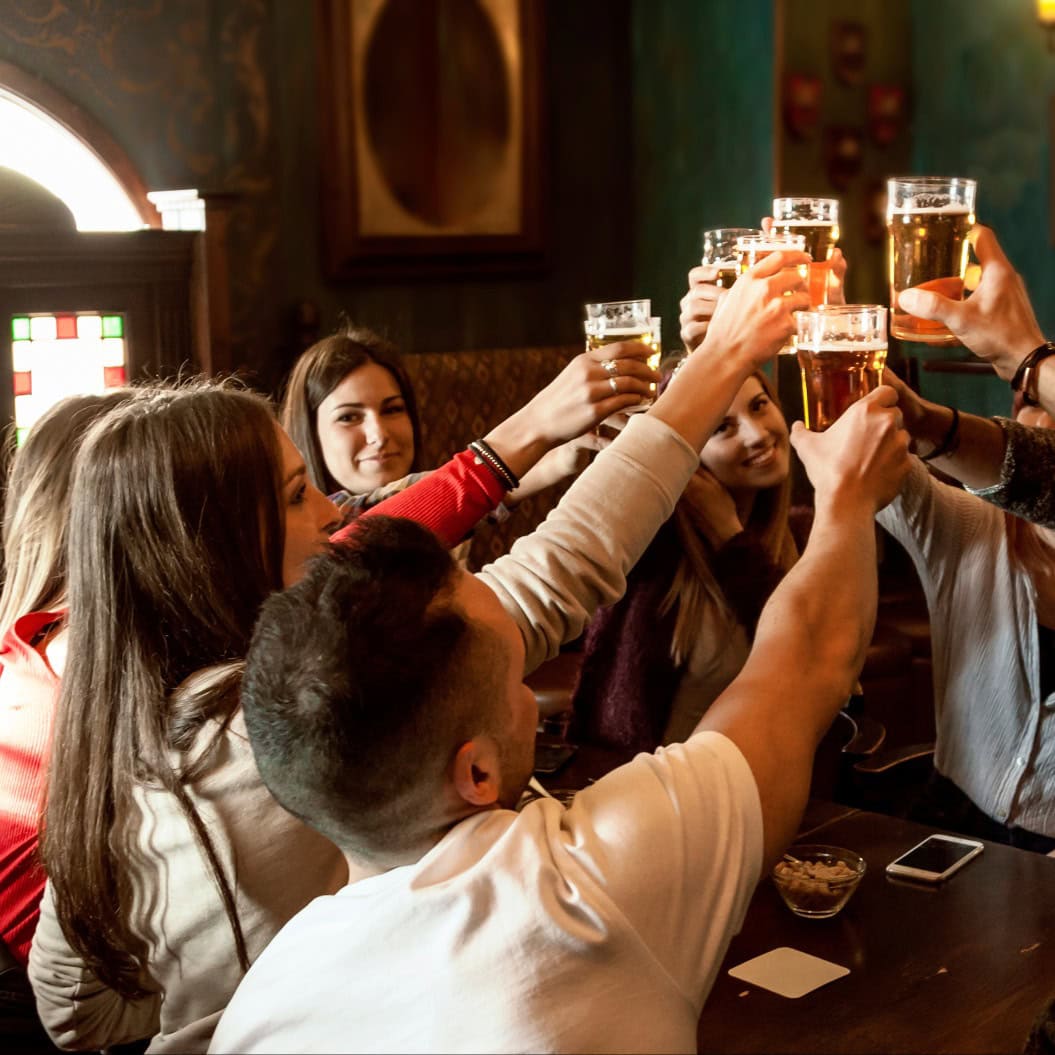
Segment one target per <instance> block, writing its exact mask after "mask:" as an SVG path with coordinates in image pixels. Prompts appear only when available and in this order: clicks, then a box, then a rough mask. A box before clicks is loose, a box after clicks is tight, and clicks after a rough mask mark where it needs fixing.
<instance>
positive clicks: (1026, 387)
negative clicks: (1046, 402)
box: [1011, 341, 1055, 407]
mask: <svg viewBox="0 0 1055 1055" xmlns="http://www.w3.org/2000/svg"><path fill="white" fill-rule="evenodd" d="M1049 355H1055V341H1045V342H1044V343H1043V344H1042V345H1040V347H1038V348H1034V349H1033V351H1031V352H1030V353H1029V355H1027V356H1026V358H1025V359H1023V360H1022V362H1020V363H1019V364H1018V369H1017V370H1016V371H1015V376H1014V377H1013V378H1011V388H1012V389H1013V390H1014V391H1015V392H1021V393H1022V402H1023V403H1024V404H1025V405H1026V406H1027V407H1035V406H1036V405H1037V404H1038V403H1039V402H1040V400H1039V399H1038V398H1037V386H1038V384H1039V383H1040V370H1039V369H1038V368H1039V366H1040V364H1041V363H1042V362H1044V360H1045V359H1047V358H1048V356H1049Z"/></svg>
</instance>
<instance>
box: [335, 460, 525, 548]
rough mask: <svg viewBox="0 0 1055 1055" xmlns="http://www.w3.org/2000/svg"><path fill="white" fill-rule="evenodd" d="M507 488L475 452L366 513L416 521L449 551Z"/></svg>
mask: <svg viewBox="0 0 1055 1055" xmlns="http://www.w3.org/2000/svg"><path fill="white" fill-rule="evenodd" d="M505 493H506V492H505V488H504V487H503V486H502V484H501V483H500V482H499V481H498V478H497V477H496V476H495V474H494V473H493V472H491V470H490V469H489V468H488V467H487V466H486V465H483V464H481V463H480V462H478V461H477V460H476V456H475V455H474V454H473V452H472V451H462V452H461V454H456V455H455V456H454V457H453V458H451V460H450V461H449V462H447V464H446V465H441V466H440V468H438V469H437V470H436V471H435V472H433V473H430V474H429V475H428V476H427V477H426V478H425V479H424V480H419V481H418V482H417V483H416V484H413V485H411V486H410V487H408V488H407V489H406V490H405V491H400V492H399V494H396V495H393V496H392V497H391V498H386V499H385V501H383V502H379V503H378V504H377V505H376V506H373V507H372V508H371V509H368V510H366V512H364V513H363V514H362V516H364V517H369V516H387V517H403V518H404V519H406V520H416V521H417V522H418V523H419V524H423V525H424V526H425V527H427V528H429V529H430V530H431V531H433V532H435V533H436V535H437V536H438V537H439V539H440V541H441V542H442V543H443V544H444V546H446V547H447V548H448V549H452V548H453V547H454V546H456V545H458V543H459V542H461V541H462V540H463V539H464V538H465V536H466V535H468V534H469V532H470V531H472V529H473V528H474V527H476V525H477V524H478V523H479V522H480V521H481V520H482V519H483V518H484V517H485V516H487V514H488V513H491V512H493V511H494V510H495V509H496V508H497V506H498V503H499V502H501V501H502V499H503V498H504V497H505ZM355 523H356V522H355V520H353V521H352V522H351V523H350V524H347V525H345V526H344V527H343V528H341V530H340V531H338V532H337V533H336V534H335V535H332V536H331V537H330V541H331V542H341V541H343V540H344V539H346V538H348V537H349V535H350V534H351V533H352V532H353V531H355Z"/></svg>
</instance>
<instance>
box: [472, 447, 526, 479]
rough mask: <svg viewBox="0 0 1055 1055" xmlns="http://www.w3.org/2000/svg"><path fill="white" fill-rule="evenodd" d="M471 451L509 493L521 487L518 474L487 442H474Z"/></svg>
mask: <svg viewBox="0 0 1055 1055" xmlns="http://www.w3.org/2000/svg"><path fill="white" fill-rule="evenodd" d="M469 450H471V451H472V452H473V454H475V455H476V457H477V459H478V460H479V461H481V462H482V463H483V464H484V465H486V466H487V468H488V469H490V470H491V472H493V473H494V474H495V476H496V477H497V478H498V482H499V483H500V484H502V485H503V486H504V487H505V489H506V490H507V491H515V490H516V489H517V488H518V487H519V486H520V481H519V480H518V479H517V475H516V473H514V472H513V470H512V469H510V468H509V466H508V465H506V463H505V462H504V461H502V459H501V458H499V457H498V455H497V454H496V453H495V450H494V448H493V447H492V446H491V445H490V444H489V443H487V442H486V441H485V440H473V441H472V443H470V444H469Z"/></svg>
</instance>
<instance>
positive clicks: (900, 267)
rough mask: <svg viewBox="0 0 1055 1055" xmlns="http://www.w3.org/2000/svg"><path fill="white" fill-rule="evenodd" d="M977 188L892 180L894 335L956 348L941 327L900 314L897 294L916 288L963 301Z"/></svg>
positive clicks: (944, 180)
mask: <svg viewBox="0 0 1055 1055" xmlns="http://www.w3.org/2000/svg"><path fill="white" fill-rule="evenodd" d="M977 191H978V184H977V183H976V182H975V181H974V180H973V179H960V178H959V177H947V176H897V177H895V178H894V179H890V180H887V230H888V231H889V233H890V258H889V263H890V313H891V319H890V331H891V333H893V335H894V336H895V337H900V338H901V339H902V340H904V341H920V342H922V343H923V344H957V343H958V342H957V340H956V338H955V337H954V336H953V335H952V334H951V333H950V332H949V331H948V330H947V329H946V328H945V327H944V326H943V325H942V324H941V323H940V322H931V321H930V320H929V319H917V318H916V317H915V316H912V315H909V314H907V313H906V312H903V311H899V310H898V294H899V293H901V291H902V290H904V289H910V288H911V287H912V286H921V287H922V288H923V289H929V290H933V291H934V292H936V293H941V294H942V295H944V296H946V297H951V298H952V299H953V300H963V280H964V276H965V274H966V272H967V258H968V253H969V249H970V246H969V245H968V242H967V235H968V232H969V231H970V230H971V228H972V227H973V226H974V202H975V195H976V193H977Z"/></svg>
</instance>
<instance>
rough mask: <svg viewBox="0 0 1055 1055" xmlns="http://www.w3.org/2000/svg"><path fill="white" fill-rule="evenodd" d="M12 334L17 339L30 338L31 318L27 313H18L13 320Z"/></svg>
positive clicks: (24, 339) (26, 339)
mask: <svg viewBox="0 0 1055 1055" xmlns="http://www.w3.org/2000/svg"><path fill="white" fill-rule="evenodd" d="M11 336H12V338H14V340H16V341H28V340H29V319H27V318H26V317H25V315H16V316H15V317H14V318H13V319H12V320H11Z"/></svg>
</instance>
